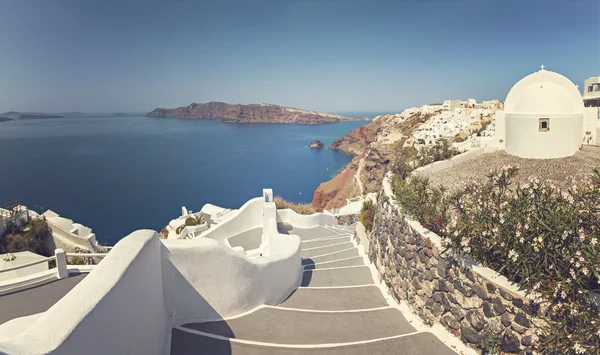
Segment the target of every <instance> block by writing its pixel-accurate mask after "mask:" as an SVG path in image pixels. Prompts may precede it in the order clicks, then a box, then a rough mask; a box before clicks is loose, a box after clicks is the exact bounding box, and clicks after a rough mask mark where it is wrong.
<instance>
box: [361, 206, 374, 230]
mask: <svg viewBox="0 0 600 355" xmlns="http://www.w3.org/2000/svg"><path fill="white" fill-rule="evenodd" d="M374 219H375V204H374V203H373V201H371V200H366V201H365V202H363V205H362V209H361V210H360V223H362V224H363V225H364V226H365V229H366V230H367V231H369V232H370V231H371V230H372V229H373V220H374Z"/></svg>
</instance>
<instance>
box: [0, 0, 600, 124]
mask: <svg viewBox="0 0 600 355" xmlns="http://www.w3.org/2000/svg"><path fill="white" fill-rule="evenodd" d="M599 15H600V3H599V2H598V1H597V0H570V1H567V0H549V1H546V2H544V3H543V4H540V3H539V2H537V1H533V0H521V1H514V0H510V1H493V2H492V1H486V2H481V1H475V0H426V1H416V0H396V1H384V0H381V1H353V0H343V1H342V0H329V1H313V0H289V1H255V2H242V1H219V2H216V1H214V2H207V1H194V0H162V1H160V0H148V1H133V0H124V1H98V0H90V1H85V2H82V1H77V0H55V1H46V0H26V1H11V0H0V112H7V111H26V112H67V111H80V112H83V113H108V112H127V113H142V112H149V111H151V110H153V109H154V108H157V107H162V108H174V107H179V106H187V105H189V104H190V103H192V102H199V103H200V102H202V103H204V102H209V101H221V102H226V103H230V104H236V103H241V104H250V103H272V104H276V105H282V106H290V107H296V108H300V109H306V110H315V111H324V112H334V113H341V112H346V113H351V112H371V113H377V112H400V111H401V110H403V109H406V108H408V107H413V106H420V105H423V104H427V103H433V102H440V101H443V100H447V99H454V98H460V99H463V100H464V99H467V98H468V97H473V98H475V99H477V100H478V101H482V100H489V99H494V98H496V99H499V100H504V99H505V97H506V94H507V93H508V90H510V88H511V87H512V85H513V84H514V83H516V82H517V81H518V80H519V79H521V78H522V77H524V76H525V75H527V74H530V73H532V72H534V71H537V70H539V67H540V65H541V64H544V65H545V66H546V68H547V69H548V70H552V71H556V72H559V73H561V74H563V75H565V76H567V77H568V78H569V79H571V80H572V81H573V82H574V83H575V84H577V85H579V86H580V90H581V87H582V86H583V81H584V80H585V79H586V78H588V77H591V76H598V75H600V20H599Z"/></svg>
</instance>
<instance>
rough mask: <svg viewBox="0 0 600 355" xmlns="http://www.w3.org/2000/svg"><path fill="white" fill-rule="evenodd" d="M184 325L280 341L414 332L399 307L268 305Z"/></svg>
mask: <svg viewBox="0 0 600 355" xmlns="http://www.w3.org/2000/svg"><path fill="white" fill-rule="evenodd" d="M183 327H184V328H188V329H195V330H199V331H202V332H206V333H210V334H215V335H220V336H224V337H228V338H236V339H243V340H250V341H258V342H266V343H277V344H330V343H344V342H356V341H364V340H371V339H380V338H385V337H390V336H395V335H401V334H407V333H412V332H415V329H414V328H413V326H412V325H410V323H408V321H406V319H405V318H404V316H403V315H402V313H401V312H400V311H399V310H397V309H396V308H385V309H379V310H369V311H360V312H349V313H347V312H310V311H294V310H286V309H282V308H276V307H267V308H261V309H259V310H257V311H255V312H253V313H251V314H248V315H246V316H243V317H240V318H234V319H230V320H228V321H218V322H206V323H193V324H185V325H183Z"/></svg>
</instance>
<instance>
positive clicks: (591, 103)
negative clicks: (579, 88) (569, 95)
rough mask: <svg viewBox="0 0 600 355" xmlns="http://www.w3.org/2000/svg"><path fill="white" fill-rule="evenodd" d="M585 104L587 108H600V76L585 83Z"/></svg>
mask: <svg viewBox="0 0 600 355" xmlns="http://www.w3.org/2000/svg"><path fill="white" fill-rule="evenodd" d="M583 102H584V104H585V106H586V107H600V76H595V77H591V78H589V79H587V80H586V81H585V82H584V84H583Z"/></svg>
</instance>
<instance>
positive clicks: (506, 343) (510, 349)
mask: <svg viewBox="0 0 600 355" xmlns="http://www.w3.org/2000/svg"><path fill="white" fill-rule="evenodd" d="M501 348H502V351H504V352H505V353H518V352H519V351H520V350H521V340H520V339H519V337H518V336H517V334H515V333H514V332H513V331H511V330H510V329H509V330H507V331H506V332H504V335H503V336H502V343H501Z"/></svg>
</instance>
